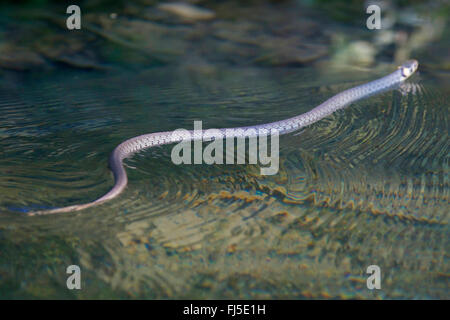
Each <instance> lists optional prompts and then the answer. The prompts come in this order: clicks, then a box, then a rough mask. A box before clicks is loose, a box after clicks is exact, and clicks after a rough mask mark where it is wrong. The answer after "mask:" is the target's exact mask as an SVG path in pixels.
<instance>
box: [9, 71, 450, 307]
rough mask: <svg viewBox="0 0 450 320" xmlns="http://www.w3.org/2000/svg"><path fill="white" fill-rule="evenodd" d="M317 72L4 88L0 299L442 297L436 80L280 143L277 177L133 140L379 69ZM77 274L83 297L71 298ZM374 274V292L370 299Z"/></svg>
mask: <svg viewBox="0 0 450 320" xmlns="http://www.w3.org/2000/svg"><path fill="white" fill-rule="evenodd" d="M389 70H392V66H384V67H383V68H381V69H379V70H377V71H373V72H371V73H361V72H358V71H356V70H353V71H352V70H349V71H348V72H345V73H342V72H336V71H333V70H326V71H323V70H322V71H321V70H318V69H313V68H303V69H301V72H299V70H298V69H296V68H274V69H266V68H235V69H234V68H226V69H223V68H214V69H211V70H208V72H204V70H201V71H198V70H192V69H183V68H169V67H161V68H153V69H149V70H145V71H140V72H126V71H121V72H95V71H91V72H83V71H73V70H61V69H60V71H55V72H53V73H44V74H40V73H39V74H38V73H27V74H21V75H17V74H9V73H8V74H7V76H6V77H3V78H2V79H1V80H0V123H1V128H0V150H1V159H0V168H1V172H0V212H1V214H0V297H1V298H309V297H314V298H344V299H345V298H444V299H445V298H448V277H449V264H448V252H449V240H448V238H449V237H448V236H449V227H448V222H449V214H448V213H449V203H448V196H449V181H448V173H449V168H448V155H449V145H448V111H449V103H448V101H449V99H448V87H446V86H445V84H442V82H441V81H436V78H435V77H434V76H433V74H429V73H426V74H420V75H416V76H414V77H413V78H412V79H411V81H409V82H410V83H412V84H414V85H415V87H414V88H413V89H410V90H409V93H404V94H402V93H401V92H400V91H394V92H389V93H386V94H382V95H378V96H375V97H371V98H369V99H366V100H364V101H361V102H358V103H356V104H354V105H352V106H351V107H349V108H347V109H345V110H343V111H340V112H337V113H336V114H334V115H332V116H330V117H327V118H326V119H323V120H322V121H320V122H318V123H316V124H314V125H312V126H310V127H308V128H307V129H306V130H304V131H303V132H302V134H300V135H295V134H289V135H286V136H282V137H280V171H279V173H278V174H277V175H275V176H261V175H260V174H259V167H258V166H255V165H215V166H208V165H181V166H176V165H174V164H173V163H172V162H171V160H170V151H171V146H164V147H158V148H154V149H150V150H148V151H144V152H142V153H140V154H138V155H136V156H134V157H133V158H131V159H129V160H127V161H126V164H127V166H128V168H127V172H128V175H129V185H128V187H127V189H126V191H125V192H124V193H123V194H121V195H120V197H118V198H117V199H114V200H112V201H110V202H107V203H105V204H103V205H101V206H98V207H94V208H91V209H87V210H84V211H81V212H77V213H66V214H58V215H53V216H44V217H33V218H30V217H26V216H25V215H24V214H23V213H22V212H21V211H24V210H27V209H29V208H46V207H58V206H64V205H71V204H77V203H85V202H89V201H91V200H94V199H96V198H97V197H99V196H101V195H102V194H104V193H105V192H106V191H108V190H109V188H110V187H111V186H112V184H113V180H112V175H111V174H110V172H109V171H108V167H107V159H108V156H109V154H110V152H111V151H112V150H113V148H114V147H115V146H116V145H117V144H118V143H120V142H121V141H123V140H125V139H128V138H130V137H133V136H136V135H139V134H143V133H148V132H156V131H165V130H173V129H176V128H187V129H191V128H192V127H193V121H194V120H203V126H204V128H212V127H234V126H244V125H252V124H258V123H266V122H269V121H275V120H279V119H284V118H287V117H291V116H294V115H297V114H300V113H302V112H305V111H307V110H309V109H311V108H312V107H313V106H315V105H317V104H319V103H320V102H322V101H323V100H325V99H327V98H328V97H330V96H332V95H334V94H336V93H338V92H340V91H342V90H344V89H346V88H349V87H351V86H354V85H356V84H359V83H363V82H365V81H367V80H369V79H373V78H376V77H377V76H380V75H383V74H385V73H386V72H388V71H389ZM72 264H76V265H79V266H80V268H81V271H82V289H81V290H78V291H71V290H68V289H67V288H66V279H67V276H68V275H67V274H66V273H65V269H66V267H67V266H69V265H72ZM373 264H375V265H379V266H380V268H381V270H382V279H383V280H382V281H383V282H382V289H381V290H374V291H371V290H368V289H367V288H366V278H367V274H366V268H367V267H368V266H369V265H373Z"/></svg>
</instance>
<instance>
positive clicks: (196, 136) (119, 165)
mask: <svg viewBox="0 0 450 320" xmlns="http://www.w3.org/2000/svg"><path fill="white" fill-rule="evenodd" d="M418 66H419V63H418V61H417V60H414V59H412V60H408V61H406V62H405V63H403V64H402V65H401V66H399V67H398V68H397V70H396V71H394V72H393V73H391V74H389V75H387V76H384V77H382V78H379V79H377V80H373V81H370V82H368V83H365V84H362V85H359V86H356V87H353V88H350V89H347V90H344V91H342V92H340V93H338V94H336V95H334V96H332V97H331V98H329V99H328V100H326V101H325V102H323V103H321V104H320V105H318V106H317V107H315V108H313V109H311V110H310V111H308V112H305V113H302V114H300V115H298V116H295V117H292V118H288V119H285V120H280V121H276V122H271V123H266V124H260V125H255V126H247V127H237V128H223V129H218V130H219V131H220V133H221V134H222V137H224V138H227V139H228V138H233V139H234V138H243V136H242V135H243V134H246V136H245V137H248V133H245V132H248V130H249V129H253V131H252V132H255V135H256V136H257V135H258V134H260V132H268V131H269V132H270V131H274V130H275V131H277V132H278V134H279V135H283V134H287V133H290V132H293V131H297V130H299V129H302V128H304V127H307V126H309V125H311V124H313V123H315V122H317V121H319V120H321V119H323V118H325V117H327V116H329V115H331V114H332V113H334V112H335V111H337V110H339V109H342V108H344V107H347V106H348V105H350V104H352V103H354V102H356V101H358V100H361V99H364V98H367V97H369V96H372V95H375V94H379V93H381V92H386V91H389V90H392V89H394V88H396V87H398V86H399V85H400V84H401V83H402V82H403V81H405V80H406V79H408V78H409V77H410V76H411V75H412V74H413V73H414V72H415V71H416V70H417V68H418ZM184 132H185V134H182V133H179V132H177V131H176V130H175V131H164V132H154V133H149V134H143V135H140V136H136V137H133V138H130V139H128V140H125V141H124V142H122V143H120V144H119V145H118V146H117V147H116V148H115V149H114V150H113V152H112V153H111V156H110V158H109V168H110V170H111V171H112V173H113V175H114V185H113V187H112V189H111V190H109V192H107V193H106V194H105V195H103V196H102V197H100V198H98V199H97V200H94V201H92V202H88V203H85V204H76V205H71V206H67V207H60V208H54V209H48V210H39V211H34V212H28V213H27V214H28V215H30V216H35V215H47V214H54V213H62V212H72V211H79V210H84V209H86V208H90V207H93V206H97V205H100V204H102V203H105V202H107V201H110V200H112V199H114V198H116V197H117V196H118V195H120V194H121V193H122V191H123V190H124V189H125V188H126V186H127V183H128V177H127V173H126V171H125V168H124V165H123V161H124V160H125V159H126V158H129V157H131V156H132V155H133V154H135V153H136V152H138V151H141V150H144V149H147V148H150V147H156V146H161V145H166V144H171V143H177V142H181V141H186V140H192V141H195V140H201V139H202V137H203V134H204V133H205V130H190V131H188V130H185V131H184ZM245 137H244V138H245Z"/></svg>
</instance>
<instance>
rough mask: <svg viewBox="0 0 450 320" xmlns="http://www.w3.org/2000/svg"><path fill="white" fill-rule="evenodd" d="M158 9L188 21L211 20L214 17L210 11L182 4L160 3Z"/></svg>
mask: <svg viewBox="0 0 450 320" xmlns="http://www.w3.org/2000/svg"><path fill="white" fill-rule="evenodd" d="M158 9H160V10H164V11H167V12H170V13H173V14H175V15H177V16H180V17H182V18H184V19H188V20H211V19H214V17H215V16H216V14H215V13H214V11H212V10H209V9H205V8H200V7H197V6H194V5H192V4H188V3H182V2H173V3H161V4H160V5H158Z"/></svg>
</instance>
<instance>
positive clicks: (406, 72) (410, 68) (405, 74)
mask: <svg viewBox="0 0 450 320" xmlns="http://www.w3.org/2000/svg"><path fill="white" fill-rule="evenodd" d="M418 67H419V62H418V61H417V60H414V59H412V60H408V61H406V62H405V63H404V64H402V65H401V66H400V67H398V68H399V69H400V70H401V72H402V80H406V79H408V78H409V77H410V76H411V75H412V74H413V73H414V72H416V70H417V68H418Z"/></svg>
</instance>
